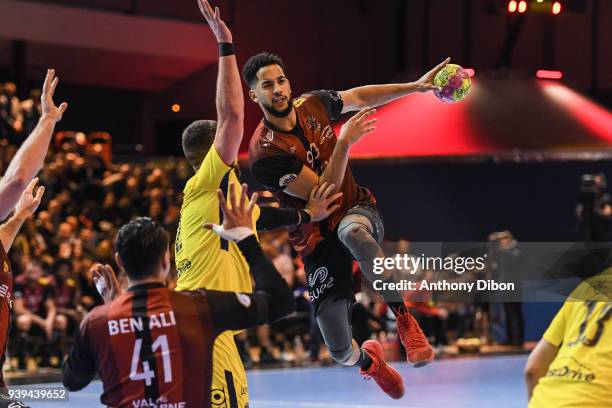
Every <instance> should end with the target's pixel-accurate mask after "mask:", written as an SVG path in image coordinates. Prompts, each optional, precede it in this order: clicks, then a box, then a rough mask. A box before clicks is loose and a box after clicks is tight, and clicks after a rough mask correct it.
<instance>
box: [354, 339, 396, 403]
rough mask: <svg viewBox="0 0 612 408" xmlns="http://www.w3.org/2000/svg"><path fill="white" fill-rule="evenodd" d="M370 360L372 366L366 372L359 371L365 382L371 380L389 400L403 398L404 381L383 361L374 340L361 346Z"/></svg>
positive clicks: (381, 352) (379, 348)
mask: <svg viewBox="0 0 612 408" xmlns="http://www.w3.org/2000/svg"><path fill="white" fill-rule="evenodd" d="M361 348H362V349H363V350H365V352H366V353H368V355H369V356H370V358H371V359H372V365H371V366H370V368H368V370H367V371H364V370H363V369H361V370H359V373H360V374H361V375H363V376H364V377H365V378H366V380H369V379H370V378H373V379H374V381H376V384H378V386H379V387H380V388H381V389H382V390H383V391H384V392H385V393H386V394H387V395H388V396H390V397H391V398H393V399H400V398H402V397H403V396H404V380H402V376H401V375H400V373H399V372H398V371H397V370H396V369H395V368H393V367H391V366H390V365H389V364H387V362H386V361H385V355H384V353H383V349H382V346H381V345H380V343H379V342H377V341H376V340H368V341H366V342H364V343H363V345H362V346H361Z"/></svg>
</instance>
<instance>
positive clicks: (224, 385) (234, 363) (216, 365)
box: [210, 331, 249, 408]
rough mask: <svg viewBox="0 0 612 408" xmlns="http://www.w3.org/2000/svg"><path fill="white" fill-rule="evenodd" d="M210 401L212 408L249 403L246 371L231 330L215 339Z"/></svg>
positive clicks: (234, 407)
mask: <svg viewBox="0 0 612 408" xmlns="http://www.w3.org/2000/svg"><path fill="white" fill-rule="evenodd" d="M210 401H211V404H212V405H211V406H212V408H246V407H248V404H249V389H248V386H247V378H246V372H245V370H244V365H243V364H242V360H240V354H239V353H238V349H237V348H236V343H235V342H234V334H233V332H231V331H225V332H223V333H221V334H220V335H219V336H218V337H217V339H216V340H215V345H214V348H213V378H212V387H211V399H210Z"/></svg>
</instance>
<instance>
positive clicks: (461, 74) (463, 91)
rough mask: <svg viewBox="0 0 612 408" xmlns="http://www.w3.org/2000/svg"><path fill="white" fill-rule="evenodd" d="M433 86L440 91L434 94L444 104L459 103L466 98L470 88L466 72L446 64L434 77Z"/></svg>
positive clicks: (457, 66)
mask: <svg viewBox="0 0 612 408" xmlns="http://www.w3.org/2000/svg"><path fill="white" fill-rule="evenodd" d="M433 83H434V85H435V86H438V87H440V88H441V89H442V90H441V91H437V90H436V91H434V94H435V95H436V96H437V97H438V98H440V99H441V100H443V101H444V102H450V103H453V102H459V101H460V100H462V99H463V98H465V97H466V96H467V94H468V93H469V92H470V88H471V87H472V81H470V76H469V74H468V72H467V71H466V70H465V69H463V68H462V67H461V66H459V65H457V64H446V66H445V67H444V68H442V69H441V70H440V71H439V72H438V73H437V74H436V76H435V77H434V81H433Z"/></svg>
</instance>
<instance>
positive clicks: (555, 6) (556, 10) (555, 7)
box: [552, 1, 561, 15]
mask: <svg viewBox="0 0 612 408" xmlns="http://www.w3.org/2000/svg"><path fill="white" fill-rule="evenodd" d="M552 13H553V14H554V15H558V14H559V13H561V3H560V2H558V1H555V2H554V3H553V6H552Z"/></svg>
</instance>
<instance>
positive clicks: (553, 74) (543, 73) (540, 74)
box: [536, 69, 563, 79]
mask: <svg viewBox="0 0 612 408" xmlns="http://www.w3.org/2000/svg"><path fill="white" fill-rule="evenodd" d="M536 77H537V78H540V79H561V78H563V72H561V71H551V70H547V69H539V70H537V71H536Z"/></svg>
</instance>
